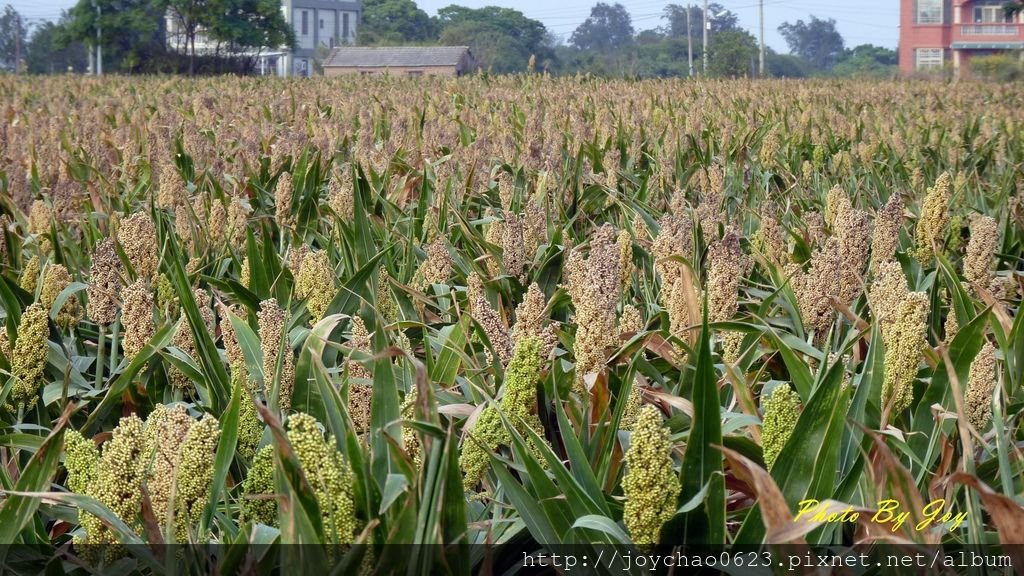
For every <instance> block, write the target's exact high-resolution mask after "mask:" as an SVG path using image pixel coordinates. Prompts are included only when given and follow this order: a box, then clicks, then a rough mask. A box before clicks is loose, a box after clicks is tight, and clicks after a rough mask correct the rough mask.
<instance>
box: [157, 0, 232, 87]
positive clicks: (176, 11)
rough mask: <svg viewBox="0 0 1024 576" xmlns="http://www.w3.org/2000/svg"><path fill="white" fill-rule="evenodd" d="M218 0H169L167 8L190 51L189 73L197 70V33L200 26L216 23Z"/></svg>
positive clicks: (209, 26) (186, 48)
mask: <svg viewBox="0 0 1024 576" xmlns="http://www.w3.org/2000/svg"><path fill="white" fill-rule="evenodd" d="M218 4H219V2H217V0H169V1H168V2H167V8H168V10H169V11H170V13H171V17H172V18H173V19H174V22H175V27H176V29H177V32H178V34H179V35H180V36H181V37H182V38H183V39H184V41H185V42H184V46H185V50H186V51H187V52H188V55H189V58H188V75H189V76H191V75H192V74H193V73H194V72H195V60H196V35H197V34H198V33H199V29H200V28H212V27H213V26H214V25H215V24H216V19H217V16H218V14H217V12H218V8H220V6H219V5H218Z"/></svg>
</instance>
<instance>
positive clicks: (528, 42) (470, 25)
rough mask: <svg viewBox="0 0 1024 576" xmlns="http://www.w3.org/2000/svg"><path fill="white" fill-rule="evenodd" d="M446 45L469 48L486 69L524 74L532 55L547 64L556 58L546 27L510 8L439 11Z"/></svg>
mask: <svg viewBox="0 0 1024 576" xmlns="http://www.w3.org/2000/svg"><path fill="white" fill-rule="evenodd" d="M436 24H437V27H438V29H439V30H440V38H439V41H440V43H441V44H443V45H449V46H450V45H467V46H469V47H470V49H471V50H472V51H473V54H474V55H475V56H476V58H477V61H478V62H479V63H480V65H481V66H482V67H483V68H485V69H490V70H492V71H494V72H497V73H506V72H523V71H526V70H527V66H528V64H529V61H530V57H531V56H535V57H536V59H537V61H539V62H541V63H544V62H546V61H550V60H551V59H552V57H553V55H554V50H553V45H552V43H551V41H550V37H549V35H548V32H547V28H545V27H544V24H542V23H541V22H539V21H537V20H533V19H531V18H527V17H526V16H524V15H523V13H522V12H520V11H518V10H513V9H511V8H500V7H497V6H486V7H484V8H466V7H465V6H458V5H455V4H453V5H451V6H446V7H444V8H441V9H440V10H438V11H437V20H436Z"/></svg>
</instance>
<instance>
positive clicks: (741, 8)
mask: <svg viewBox="0 0 1024 576" xmlns="http://www.w3.org/2000/svg"><path fill="white" fill-rule="evenodd" d="M604 1H605V2H607V3H609V4H611V3H614V0H604ZM691 1H692V2H698V0H691ZM618 2H619V3H620V4H622V5H623V6H625V7H626V10H628V11H629V13H630V15H631V16H632V17H633V28H635V29H636V30H637V31H640V30H647V29H650V28H656V27H658V26H662V25H664V24H665V23H666V21H665V20H662V19H661V13H662V10H663V9H664V7H665V6H666V5H667V4H671V3H675V4H680V5H683V4H685V3H686V0H674V1H665V0H658V1H652V0H618ZM6 3H9V4H11V6H13V7H14V9H15V10H17V11H18V12H20V13H21V15H22V16H24V17H25V18H26V19H27V20H28V21H29V23H37V22H39V21H40V19H53V20H55V19H57V18H58V17H59V16H60V13H61V10H65V9H67V8H70V7H71V6H72V5H73V4H74V3H75V0H50V1H44V2H38V1H36V2H33V1H32V0H6V1H5V0H0V4H6ZM416 3H417V5H419V7H420V8H422V9H423V10H425V11H426V12H427V14H430V15H431V16H433V15H435V14H437V9H438V8H443V7H444V6H448V5H450V4H459V5H461V6H467V7H470V8H480V7H483V6H505V7H508V8H515V9H516V10H519V11H520V12H522V13H523V14H525V15H526V16H527V17H530V18H533V19H535V20H540V21H541V22H543V23H544V25H545V26H547V28H548V30H549V31H551V32H552V33H554V34H555V35H557V36H559V37H560V38H561V39H562V41H563V42H568V40H569V36H571V35H572V32H573V30H575V29H576V27H577V26H579V25H580V23H582V22H583V21H584V20H586V19H587V16H589V15H590V8H591V7H592V6H593V5H594V4H596V3H597V0H564V1H561V2H559V1H552V0H418V1H417V2H416ZM700 3H702V1H701V2H700ZM718 3H719V4H721V5H723V6H725V8H726V9H728V10H731V11H732V12H735V13H736V14H737V15H739V20H740V26H742V27H744V28H746V29H747V30H749V31H750V32H751V33H753V34H754V35H755V36H757V33H758V16H757V7H758V2H757V0H718ZM811 14H814V15H815V16H817V17H818V18H822V19H827V18H833V19H835V21H836V27H837V28H838V29H839V33H840V34H842V35H843V39H844V40H845V41H846V45H847V47H853V46H856V45H858V44H875V45H877V46H884V47H886V48H893V49H895V48H896V42H897V40H898V37H899V27H898V24H899V2H898V1H897V0H859V1H857V2H851V1H850V0H764V21H765V22H764V36H765V43H766V44H767V45H768V46H771V47H772V48H773V49H775V50H776V51H778V52H783V53H785V52H788V51H789V50H788V48H787V47H786V42H785V41H784V40H783V39H782V36H781V35H780V34H779V32H778V27H779V25H780V24H782V23H783V22H796V21H797V20H800V19H803V20H807V19H808V18H809V16H810V15H811ZM697 29H698V30H699V27H698V28H697Z"/></svg>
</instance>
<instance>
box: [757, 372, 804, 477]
mask: <svg viewBox="0 0 1024 576" xmlns="http://www.w3.org/2000/svg"><path fill="white" fill-rule="evenodd" d="M761 410H762V412H763V413H764V418H763V420H762V423H761V446H762V449H763V451H764V463H765V466H767V467H768V469H769V470H771V468H772V466H773V465H774V464H775V459H776V458H778V456H779V453H780V452H782V448H783V447H784V446H785V445H786V442H788V441H789V437H790V436H792V434H793V429H794V428H796V421H797V418H799V417H800V397H799V396H797V394H796V392H794V391H793V389H792V388H790V387H789V384H780V385H778V386H776V387H775V389H774V390H772V393H771V395H770V396H768V397H767V398H765V399H764V400H763V401H762V405H761Z"/></svg>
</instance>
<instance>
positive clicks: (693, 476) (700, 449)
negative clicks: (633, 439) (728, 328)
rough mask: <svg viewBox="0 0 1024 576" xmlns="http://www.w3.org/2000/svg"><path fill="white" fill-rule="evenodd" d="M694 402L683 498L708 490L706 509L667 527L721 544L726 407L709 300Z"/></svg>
mask: <svg viewBox="0 0 1024 576" xmlns="http://www.w3.org/2000/svg"><path fill="white" fill-rule="evenodd" d="M692 401H693V410H694V414H693V422H692V425H691V428H690V438H689V440H688V441H687V443H686V453H685V454H684V455H683V467H682V470H683V472H682V478H681V480H682V492H681V493H680V499H685V500H683V501H684V502H685V501H688V500H689V499H691V498H693V497H694V495H696V494H699V493H700V492H701V491H702V490H705V489H706V490H707V498H706V499H705V500H704V506H703V507H702V508H700V509H696V510H693V511H691V512H687V513H685V514H683V515H681V516H677V517H676V518H675V519H674V520H672V521H671V522H669V523H668V525H666V527H665V528H664V530H665V531H667V532H666V533H667V534H669V535H670V536H669V541H672V542H676V541H678V542H686V543H687V544H721V543H722V542H724V541H725V478H724V476H723V475H722V453H721V452H720V451H719V450H716V449H714V448H713V447H712V446H715V445H721V444H722V407H721V401H720V399H719V396H718V377H717V375H716V373H715V365H714V363H712V360H711V331H710V329H709V328H708V319H707V302H706V301H705V304H704V321H703V326H702V327H701V333H700V342H699V346H698V349H697V366H696V376H695V377H694V382H693V400H692Z"/></svg>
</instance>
